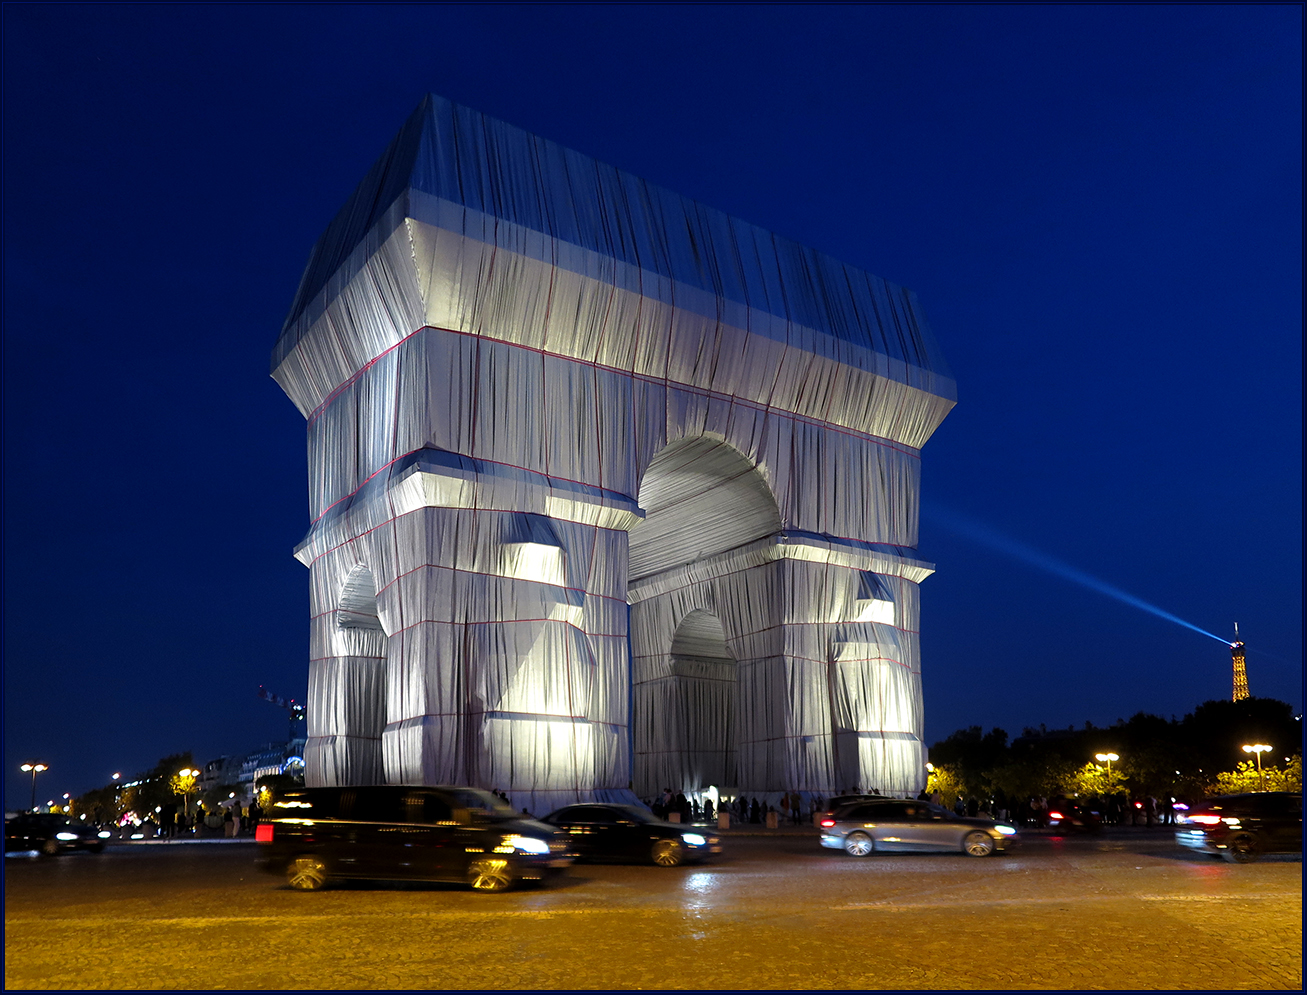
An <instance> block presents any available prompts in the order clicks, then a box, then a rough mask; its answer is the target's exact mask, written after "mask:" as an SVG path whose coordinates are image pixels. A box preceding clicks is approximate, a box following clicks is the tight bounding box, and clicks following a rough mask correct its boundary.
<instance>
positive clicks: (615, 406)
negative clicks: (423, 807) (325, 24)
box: [272, 97, 954, 812]
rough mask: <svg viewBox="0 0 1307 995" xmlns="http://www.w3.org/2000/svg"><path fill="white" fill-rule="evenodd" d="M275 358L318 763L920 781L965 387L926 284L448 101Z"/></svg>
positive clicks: (543, 806)
mask: <svg viewBox="0 0 1307 995" xmlns="http://www.w3.org/2000/svg"><path fill="white" fill-rule="evenodd" d="M272 370H273V377H274V378H275V379H276V380H277V382H278V383H279V384H280V385H281V386H282V388H283V389H284V390H285V391H286V393H287V394H288V395H289V396H290V398H291V399H292V400H293V401H294V402H295V404H296V405H297V406H298V408H299V409H300V411H301V412H302V413H303V414H304V415H305V417H306V418H307V420H308V435H309V439H308V441H309V445H308V449H309V494H310V504H311V514H312V518H313V524H312V527H311V528H310V530H309V532H308V535H307V536H306V537H305V538H304V540H303V541H302V542H301V544H300V545H299V547H297V549H296V556H297V557H298V558H299V559H300V560H301V561H302V562H303V563H305V564H306V565H307V566H308V567H309V569H310V571H311V584H310V586H311V601H312V604H311V614H312V623H311V624H312V641H311V646H312V648H311V654H310V656H311V662H310V676H309V700H308V715H309V728H308V744H307V747H306V755H305V762H306V766H307V778H308V782H309V783H310V784H347V783H356V784H361V783H373V782H390V783H422V784H448V783H456V784H473V785H478V786H482V787H487V788H500V789H503V790H506V791H508V792H509V794H510V796H511V797H512V799H513V802H514V804H515V805H517V806H518V807H521V806H523V805H525V806H527V807H529V808H530V809H531V810H532V811H536V812H540V811H546V810H548V809H550V808H552V807H554V806H556V805H559V804H562V803H564V802H569V801H574V800H577V799H588V798H629V797H630V795H629V788H628V786H633V787H634V790H635V792H636V793H637V794H638V795H643V796H648V795H651V794H653V793H655V792H658V791H660V790H661V789H662V788H664V787H670V788H672V790H673V791H677V790H684V791H686V792H692V791H698V790H700V789H706V788H707V787H708V786H709V785H716V786H718V787H719V788H732V789H739V790H742V791H745V792H747V793H749V794H753V795H757V796H760V797H768V796H770V795H772V794H774V793H777V792H781V791H787V790H800V791H806V792H820V793H822V794H824V795H827V796H829V795H830V794H832V793H837V792H839V791H842V790H844V789H845V788H847V787H849V786H853V785H858V786H862V787H871V786H874V787H878V788H880V789H881V790H882V791H894V792H901V793H903V792H915V791H917V790H918V789H920V787H921V786H922V783H923V777H924V771H923V761H924V759H925V758H924V751H923V749H922V744H921V735H922V700H921V666H920V660H919V652H918V637H917V632H918V589H917V586H918V584H920V582H921V581H922V580H924V579H925V578H926V577H927V576H928V575H929V574H930V573H931V572H932V570H933V567H932V565H931V564H929V563H925V562H922V561H921V560H920V559H918V558H917V556H916V554H915V547H916V544H917V511H918V490H919V459H920V449H921V447H922V446H923V445H924V443H925V442H926V440H927V439H928V438H929V437H930V436H931V434H932V433H933V432H934V430H935V429H936V427H938V425H939V424H940V422H941V421H942V420H943V418H944V416H945V415H946V414H947V413H948V411H949V410H950V409H951V408H952V406H953V404H954V385H953V382H952V380H951V378H950V375H949V373H948V371H947V368H946V366H945V365H944V363H943V360H942V358H941V356H940V354H939V352H938V349H937V347H936V346H935V344H934V342H933V339H932V337H931V335H930V332H929V330H928V329H927V327H926V325H925V322H924V319H923V317H922V314H921V311H920V308H919V305H918V304H917V302H916V299H915V297H914V296H913V295H912V294H911V293H910V292H908V291H905V290H903V289H901V288H899V287H896V286H894V285H892V284H889V283H887V282H885V281H884V280H881V279H880V278H878V277H874V276H871V275H869V274H866V273H863V272H861V271H859V270H856V269H853V268H852V267H848V266H845V265H843V264H842V263H839V262H837V261H835V260H832V259H830V258H829V257H826V256H823V255H821V254H820V253H818V252H815V251H813V250H811V249H807V248H804V247H803V246H800V245H797V244H795V243H793V242H790V241H788V240H786V239H783V238H780V237H779V236H776V235H773V234H771V233H769V232H766V231H763V230H761V229H759V228H756V227H754V226H753V225H749V224H747V223H744V222H741V221H739V220H737V219H734V218H730V217H728V216H726V215H724V214H722V213H720V212H718V211H715V210H712V209H711V208H708V207H705V206H703V205H701V204H698V203H695V202H693V201H690V200H688V199H686V198H683V197H680V196H678V195H675V194H672V193H669V192H667V191H664V190H661V189H659V188H657V187H654V186H652V185H650V184H647V183H645V182H644V181H642V180H640V179H638V178H636V177H634V176H631V175H629V174H626V173H623V172H621V171H619V170H616V169H613V168H611V167H609V166H605V165H603V164H601V163H598V162H596V161H595V160H593V159H590V158H587V157H586V156H583V155H580V154H579V153H576V152H572V151H569V150H567V149H564V148H561V147H560V146H558V145H555V144H553V143H551V142H548V141H546V140H544V139H541V138H538V137H536V136H533V135H530V134H528V133H526V132H524V131H521V130H520V129H518V128H514V127H512V126H510V125H507V124H504V123H503V122H499V121H495V120H493V119H490V118H487V117H485V116H483V115H481V114H478V113H476V112H474V111H471V110H468V109H466V108H463V107H459V106H457V105H454V104H451V103H449V102H447V101H444V100H441V99H439V98H435V97H430V98H428V99H427V100H425V101H424V102H423V103H422V105H421V106H420V107H419V108H418V109H417V111H415V112H414V114H413V115H412V116H411V117H410V118H409V120H408V121H407V123H405V125H404V126H403V128H402V129H401V130H400V132H399V134H398V135H397V136H396V138H395V140H394V141H393V142H392V143H391V145H390V147H389V148H388V149H387V150H386V152H385V153H384V154H383V155H382V157H381V158H380V159H379V160H378V161H377V163H376V164H375V165H374V166H373V167H372V170H371V171H370V172H369V174H368V176H367V177H366V178H365V179H364V180H363V182H362V183H361V184H360V185H359V187H358V189H357V190H356V191H355V192H354V194H353V195H352V196H351V198H350V199H349V201H348V202H347V203H346V205H345V206H344V207H343V208H342V209H341V211H340V213H339V214H338V215H337V216H336V218H335V219H334V220H333V221H332V222H331V224H330V225H329V226H328V228H327V230H326V232H325V234H324V235H323V236H322V238H321V239H320V240H319V242H318V243H317V245H316V246H315V247H314V249H313V252H312V254H311V256H310V259H309V263H308V267H307V269H306V270H305V273H304V276H303V278H302V281H301V284H300V288H299V291H298V293H297V295H296V297H295V300H294V303H293V305H292V308H291V311H290V314H289V316H288V318H287V321H286V324H285V327H284V330H283V332H282V335H281V337H280V339H279V341H278V343H277V346H276V349H275V350H274V353H273V361H272Z"/></svg>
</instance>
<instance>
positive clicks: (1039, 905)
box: [5, 831, 1302, 990]
mask: <svg viewBox="0 0 1307 995" xmlns="http://www.w3.org/2000/svg"><path fill="white" fill-rule="evenodd" d="M725 842H726V848H725V850H726V852H725V853H723V854H722V856H721V858H720V859H718V860H716V861H713V862H710V863H706V864H702V865H691V866H682V867H657V866H648V865H646V866H627V865H575V866H573V867H572V868H570V869H569V870H568V872H567V874H566V875H565V876H564V877H563V878H561V879H559V880H557V881H555V882H553V883H550V884H548V885H545V886H543V887H538V888H530V889H524V890H518V891H511V892H508V893H504V894H492V895H485V894H478V893H474V892H471V891H469V890H467V889H464V888H459V887H456V886H450V885H425V884H404V885H398V884H384V883H382V884H372V883H367V882H351V883H349V884H345V885H341V886H338V887H334V888H330V889H328V890H326V891H322V892H313V893H303V892H298V891H294V890H292V889H291V888H289V887H288V886H287V885H286V884H285V883H284V881H283V880H282V879H280V878H275V877H271V876H269V875H266V874H261V873H258V872H257V871H256V870H255V868H254V856H255V849H256V848H255V845H253V844H245V843H236V844H227V845H222V846H203V845H191V846H184V845H163V846H160V845H155V846H151V847H140V846H130V845H122V846H112V847H110V848H109V850H108V851H107V852H105V853H103V854H99V855H86V854H70V855H65V856H61V857H58V858H35V857H33V858H11V859H8V860H6V862H5V879H6V881H5V883H6V907H5V925H6V928H5V983H6V987H8V988H11V989H13V988H32V989H45V988H64V989H86V988H110V989H122V988H137V989H139V988H173V989H176V988H196V989H204V988H226V989H240V988H249V989H255V990H268V989H314V988H320V989H344V988H362V989H376V988H391V989H412V988H424V989H425V988H444V989H501V990H502V989H528V988H532V989H534V988H543V989H607V988H633V989H649V988H662V989H681V988H689V989H694V988H697V989H761V988H777V989H937V988H960V989H999V988H1011V989H1041V988H1054V989H1064V988H1088V989H1093V988H1108V989H1122V988H1140V989H1176V988H1180V989H1184V988H1196V989H1300V988H1301V981H1302V959H1301V936H1302V880H1301V872H1302V864H1301V861H1300V860H1299V859H1296V858H1274V859H1268V860H1266V861H1264V862H1262V863H1258V864H1251V865H1230V864H1225V863H1221V862H1218V861H1214V860H1212V859H1210V858H1206V857H1203V856H1201V855H1193V854H1190V853H1188V852H1184V851H1182V850H1181V849H1180V848H1178V847H1177V846H1176V845H1175V843H1174V839H1173V838H1172V837H1171V835H1170V834H1165V833H1156V832H1153V833H1129V832H1124V831H1123V832H1119V833H1109V834H1107V835H1106V836H1103V837H1086V838H1075V837H1070V838H1061V837H1049V836H1029V837H1023V838H1022V839H1021V840H1020V841H1019V843H1018V844H1017V845H1016V846H1015V847H1014V848H1013V849H1012V850H1010V851H1009V852H1007V853H1005V854H1001V855H996V856H993V857H991V858H989V859H986V860H972V859H969V858H967V857H966V856H964V855H962V854H961V853H959V854H956V855H954V854H930V855H908V854H902V855H888V854H886V855H879V854H878V855H874V856H871V857H868V858H864V859H858V858H855V857H850V856H848V855H847V854H845V853H843V852H842V851H834V850H823V849H822V848H821V847H820V846H819V845H818V842H817V838H816V833H815V831H813V832H791V833H789V834H757V835H743V834H740V835H735V834H732V835H731V836H730V837H729V838H728V839H727V840H726V841H725Z"/></svg>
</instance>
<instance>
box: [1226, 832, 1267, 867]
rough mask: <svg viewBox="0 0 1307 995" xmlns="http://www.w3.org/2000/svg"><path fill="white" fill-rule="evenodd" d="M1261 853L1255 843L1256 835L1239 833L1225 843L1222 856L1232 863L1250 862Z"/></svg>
mask: <svg viewBox="0 0 1307 995" xmlns="http://www.w3.org/2000/svg"><path fill="white" fill-rule="evenodd" d="M1261 855H1262V850H1261V847H1259V846H1258V845H1257V837H1256V836H1253V835H1252V834H1251V833H1240V834H1239V835H1238V836H1235V837H1234V838H1233V839H1231V840H1230V842H1229V844H1227V845H1226V848H1225V853H1224V857H1225V859H1226V860H1228V861H1229V862H1230V863H1232V864H1251V863H1252V862H1253V861H1254V860H1256V859H1257V858H1258V857H1260V856H1261Z"/></svg>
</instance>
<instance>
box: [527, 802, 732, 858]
mask: <svg viewBox="0 0 1307 995" xmlns="http://www.w3.org/2000/svg"><path fill="white" fill-rule="evenodd" d="M545 822H547V823H549V825H551V826H556V827H558V828H559V829H561V830H563V831H564V832H566V833H567V836H568V840H569V846H570V849H572V850H573V851H575V853H576V855H577V858H578V859H580V860H620V861H636V862H639V863H644V862H646V861H649V862H652V863H655V864H657V865H658V866H659V867H675V866H677V865H678V864H680V863H683V862H684V861H687V860H699V859H702V858H704V857H707V856H710V855H712V854H716V853H721V852H722V846H721V840H720V839H719V838H718V837H716V836H708V835H705V834H704V833H702V832H699V831H698V830H696V829H695V828H694V827H692V826H684V825H681V824H679V823H675V822H663V821H662V820H660V819H658V818H657V817H656V816H654V814H653V813H652V812H650V811H648V810H647V809H643V808H640V807H639V806H638V805H600V804H581V805H567V806H565V807H563V808H560V809H559V810H558V811H557V812H554V813H552V814H550V815H547V816H545Z"/></svg>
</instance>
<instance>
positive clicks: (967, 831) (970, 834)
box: [821, 798, 1017, 857]
mask: <svg viewBox="0 0 1307 995" xmlns="http://www.w3.org/2000/svg"><path fill="white" fill-rule="evenodd" d="M1016 832H1017V831H1016V828H1015V827H1014V826H1010V825H1008V824H1007V823H1003V822H995V821H993V820H992V819H981V818H974V819H973V818H968V817H966V816H962V815H954V814H953V813H952V812H950V811H948V810H947V809H943V808H940V807H939V806H938V805H931V804H930V803H929V802H922V801H903V800H900V799H897V798H881V799H876V800H870V801H860V802H853V803H852V804H850V805H845V806H843V807H841V808H840V809H838V810H837V811H835V812H834V813H832V814H831V815H829V816H827V817H826V818H824V819H822V820H821V845H822V846H824V847H830V848H831V849H835V850H838V849H843V850H844V852H845V853H849V854H852V855H853V856H855V857H867V856H870V855H871V854H873V853H895V852H903V851H932V850H933V851H944V852H953V853H959V852H960V853H965V854H967V855H968V856H971V857H988V856H989V855H990V854H991V853H994V852H996V851H999V850H1003V849H1005V848H1006V847H1007V845H1008V843H1009V842H1010V841H1011V840H1012V838H1013V837H1014V836H1015V835H1016Z"/></svg>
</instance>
